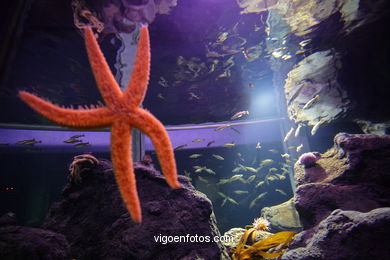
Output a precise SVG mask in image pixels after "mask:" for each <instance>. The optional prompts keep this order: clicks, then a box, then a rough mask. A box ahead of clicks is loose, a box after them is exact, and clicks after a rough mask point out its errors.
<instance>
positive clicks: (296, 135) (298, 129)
mask: <svg viewBox="0 0 390 260" xmlns="http://www.w3.org/2000/svg"><path fill="white" fill-rule="evenodd" d="M301 128H302V125H298V127H297V130H295V135H294V136H295V137H298V135H299V132H300V131H301Z"/></svg>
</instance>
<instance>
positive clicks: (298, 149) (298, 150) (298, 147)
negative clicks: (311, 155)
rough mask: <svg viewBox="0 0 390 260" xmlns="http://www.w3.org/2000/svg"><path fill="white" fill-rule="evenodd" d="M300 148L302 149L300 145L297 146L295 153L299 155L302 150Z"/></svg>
mask: <svg viewBox="0 0 390 260" xmlns="http://www.w3.org/2000/svg"><path fill="white" fill-rule="evenodd" d="M302 148H303V144H300V145H299V146H297V149H296V151H297V153H299V152H300V151H301V150H302Z"/></svg>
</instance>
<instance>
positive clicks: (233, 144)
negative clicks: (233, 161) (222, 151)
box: [222, 143, 236, 148]
mask: <svg viewBox="0 0 390 260" xmlns="http://www.w3.org/2000/svg"><path fill="white" fill-rule="evenodd" d="M235 145H236V144H235V143H226V144H223V145H222V146H223V147H229V148H230V147H234V146H235Z"/></svg>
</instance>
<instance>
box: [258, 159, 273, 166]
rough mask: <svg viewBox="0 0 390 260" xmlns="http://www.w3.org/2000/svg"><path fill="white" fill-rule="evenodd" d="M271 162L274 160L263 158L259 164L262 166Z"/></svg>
mask: <svg viewBox="0 0 390 260" xmlns="http://www.w3.org/2000/svg"><path fill="white" fill-rule="evenodd" d="M273 162H274V160H272V159H265V160H262V161H261V163H260V166H262V167H264V166H267V165H270V164H272V163H273Z"/></svg>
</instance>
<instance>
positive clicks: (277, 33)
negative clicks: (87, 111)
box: [0, 0, 390, 233]
mask: <svg viewBox="0 0 390 260" xmlns="http://www.w3.org/2000/svg"><path fill="white" fill-rule="evenodd" d="M6 2H7V3H6V4H5V8H2V9H3V10H2V11H1V13H0V14H1V17H2V18H1V19H2V21H3V22H2V23H1V25H0V27H1V35H2V37H1V42H0V47H1V56H0V59H1V60H0V62H1V63H0V66H1V67H0V69H1V70H0V73H1V74H0V77H1V78H0V80H1V85H0V111H1V112H0V165H1V169H0V172H1V174H0V194H1V197H0V214H3V213H6V212H9V211H12V212H15V213H16V215H17V217H18V221H20V223H22V224H24V225H31V226H38V225H39V224H40V223H41V222H42V220H43V218H44V217H45V215H46V213H47V211H48V209H49V207H50V205H51V204H52V203H53V202H55V201H58V200H60V199H61V189H62V187H63V186H64V185H65V183H66V180H67V176H68V173H69V169H68V168H69V164H70V162H71V161H72V159H73V157H74V156H76V155H79V154H83V153H92V154H93V155H94V156H95V157H98V158H106V159H110V146H109V145H110V130H109V129H97V130H93V131H92V130H91V131H74V130H72V129H70V128H65V127H60V126H57V125H55V124H54V123H52V122H50V121H48V120H46V119H45V118H44V117H42V116H41V115H39V114H38V113H36V112H35V111H33V110H32V109H31V108H29V107H28V106H27V105H26V104H25V103H23V102H22V101H21V100H20V98H19V97H18V91H21V90H24V91H28V92H32V93H35V94H37V95H38V96H40V97H43V98H45V99H48V100H50V101H51V102H53V103H55V104H58V105H61V106H64V107H70V106H71V105H72V106H74V107H76V108H77V107H81V108H82V107H86V106H88V107H89V106H91V104H92V105H96V106H98V105H100V104H101V103H102V102H103V99H102V97H101V96H100V94H99V91H98V88H97V87H96V84H95V80H94V77H93V74H92V72H91V67H90V65H89V62H88V58H87V53H86V49H85V45H84V40H83V36H82V35H83V31H82V28H83V27H85V26H86V25H91V26H92V28H93V29H94V32H95V34H96V36H97V37H98V42H99V45H100V46H101V48H102V51H103V53H104V55H105V57H106V59H107V62H108V63H109V66H110V69H111V71H112V72H113V73H114V75H115V78H116V80H117V81H118V82H119V84H120V86H121V88H122V89H125V88H126V86H127V82H128V80H129V78H130V74H131V71H132V66H133V62H134V57H135V51H136V47H137V42H138V36H139V30H140V28H141V25H142V24H144V25H146V24H148V28H149V32H150V43H151V57H152V58H151V73H150V80H149V86H148V89H147V92H146V96H145V100H144V102H143V104H142V107H143V108H145V109H147V110H149V111H150V112H151V113H152V114H153V115H155V116H156V117H157V118H158V119H159V120H160V121H161V122H162V123H163V124H164V126H165V127H166V130H167V131H168V134H169V137H170V139H171V142H172V146H173V148H174V153H175V158H176V163H177V167H178V173H179V174H180V175H185V176H187V177H188V178H189V179H190V180H191V182H192V184H193V186H194V187H195V188H196V189H197V190H199V191H201V192H203V193H204V194H206V195H207V197H208V198H209V199H210V200H211V201H212V204H213V210H214V213H215V215H216V219H217V225H218V227H219V229H220V231H221V232H222V233H223V232H225V231H227V230H229V229H230V228H232V227H244V226H245V225H248V224H250V223H252V221H253V219H254V218H256V217H259V216H260V213H261V210H262V209H263V208H265V207H271V206H274V205H278V204H281V203H283V202H286V201H288V200H289V199H291V198H292V196H293V192H294V189H295V187H294V183H293V181H292V180H293V166H294V164H295V162H296V161H297V158H298V157H299V156H300V155H301V154H303V153H305V152H309V151H317V152H321V153H322V152H324V151H326V150H327V149H329V148H331V146H332V145H333V137H334V135H335V134H336V133H339V132H348V133H375V134H386V133H387V131H388V127H389V125H390V115H389V114H390V110H389V109H388V97H389V88H388V83H386V82H388V80H389V75H390V74H389V62H388V60H389V51H388V46H390V45H389V39H388V38H386V37H385V35H386V30H387V27H386V24H388V18H387V17H388V16H384V15H383V12H385V10H388V9H386V8H378V7H377V6H375V5H374V4H370V1H360V2H359V1H329V2H337V3H338V4H337V5H333V6H332V5H331V4H330V3H324V1H322V2H321V1H319V2H321V3H322V4H321V5H318V6H316V5H315V4H313V3H314V2H316V1H260V0H178V1H169V0H161V1H154V2H153V1H102V0H99V1H92V0H90V1H88V0H80V1H76V0H74V1H70V0H66V1H65V0H59V1H48V0H17V1H6ZM271 2H272V3H271ZM289 2H290V4H288V3H289ZM325 2H326V1H325ZM346 2H348V3H349V4H346ZM363 2H364V3H363ZM384 7H386V5H385V4H384ZM385 13H386V12H385ZM132 138H133V151H134V156H133V157H134V159H135V160H140V159H141V158H142V157H143V156H144V154H147V155H150V156H151V158H152V162H153V164H155V166H156V168H157V169H159V162H158V160H157V158H156V154H155V151H154V146H153V145H152V143H151V141H150V140H149V138H148V137H147V136H145V135H144V134H142V133H140V132H137V131H136V130H134V134H133V137H132Z"/></svg>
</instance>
